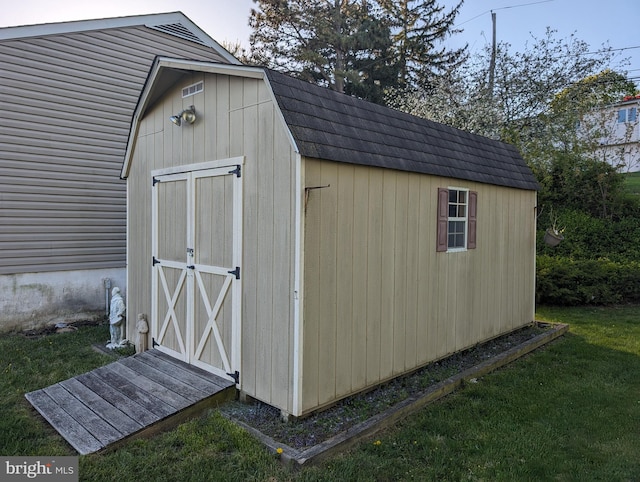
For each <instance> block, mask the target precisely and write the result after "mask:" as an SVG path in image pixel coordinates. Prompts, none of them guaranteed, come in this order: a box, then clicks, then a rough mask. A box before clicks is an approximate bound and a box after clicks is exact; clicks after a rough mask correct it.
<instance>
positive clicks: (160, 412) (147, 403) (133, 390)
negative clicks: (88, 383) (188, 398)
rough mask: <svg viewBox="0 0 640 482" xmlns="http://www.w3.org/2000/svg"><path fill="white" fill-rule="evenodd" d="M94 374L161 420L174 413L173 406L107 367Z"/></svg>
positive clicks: (95, 371)
mask: <svg viewBox="0 0 640 482" xmlns="http://www.w3.org/2000/svg"><path fill="white" fill-rule="evenodd" d="M92 373H94V374H95V375H96V376H98V377H99V378H102V379H103V380H104V381H105V382H107V383H108V384H109V385H111V386H112V387H113V388H114V389H115V390H118V391H120V392H121V393H122V394H124V395H126V396H127V397H129V398H130V399H131V400H133V401H134V402H136V403H138V404H139V405H142V406H143V407H144V408H146V409H147V410H149V411H150V412H151V413H154V414H156V415H157V416H158V417H159V418H164V417H166V416H168V415H171V413H173V412H174V409H173V407H171V405H168V404H167V403H165V402H163V401H162V400H160V399H158V398H157V397H155V396H154V395H152V394H150V393H148V392H146V391H144V390H142V389H141V388H140V387H138V386H137V385H134V384H133V383H131V382H130V381H129V380H127V378H126V377H124V376H122V375H119V374H118V373H116V372H114V371H112V370H110V369H109V368H107V367H100V368H98V369H96V370H94V371H93V372H92Z"/></svg>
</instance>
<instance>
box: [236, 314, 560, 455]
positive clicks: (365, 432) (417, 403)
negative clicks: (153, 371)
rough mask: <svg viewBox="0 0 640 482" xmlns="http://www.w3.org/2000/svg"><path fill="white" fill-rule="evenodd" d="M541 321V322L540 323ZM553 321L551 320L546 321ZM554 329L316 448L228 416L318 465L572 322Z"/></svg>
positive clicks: (269, 443)
mask: <svg viewBox="0 0 640 482" xmlns="http://www.w3.org/2000/svg"><path fill="white" fill-rule="evenodd" d="M541 324H542V323H541ZM544 324H550V323H544ZM552 325H553V326H554V328H553V329H551V330H549V331H547V332H545V333H542V334H540V335H538V336H536V337H534V338H532V339H530V340H528V341H526V342H524V343H521V344H520V345H518V346H516V347H513V348H511V349H509V350H507V351H505V352H503V353H500V354H499V355H496V356H494V357H492V358H490V359H488V360H486V361H484V362H482V363H480V364H478V365H475V366H474V367H471V368H468V369H467V370H464V371H462V372H460V373H458V374H456V375H454V376H452V377H449V378H447V379H445V380H442V381H441V382H438V383H436V384H434V385H432V386H431V387H429V388H428V389H427V390H425V391H423V392H422V393H420V394H417V395H413V396H411V397H409V398H407V399H406V400H403V401H401V402H398V403H397V404H395V405H394V406H393V407H390V408H388V409H387V410H385V411H384V412H381V413H379V414H378V415H375V416H373V417H371V418H370V419H368V420H365V421H364V422H361V423H359V424H357V425H354V426H353V427H351V428H349V429H347V430H345V431H344V432H340V433H339V434H337V435H335V436H333V437H331V438H330V439H328V440H325V441H324V442H321V443H319V444H317V445H314V446H313V447H310V448H307V449H305V450H297V449H294V448H292V447H289V446H287V445H284V444H282V443H279V442H277V441H276V440H274V439H273V438H271V437H269V436H268V435H265V434H263V433H262V432H260V431H259V430H257V429H255V428H254V427H251V426H250V425H247V424H246V423H244V422H241V421H239V420H235V419H233V418H231V417H229V418H230V419H231V420H232V421H233V422H234V423H236V424H237V425H239V426H240V427H242V428H243V429H245V430H246V431H247V432H249V433H250V434H251V435H253V436H254V437H255V438H257V439H258V440H259V441H260V442H262V443H263V444H264V445H265V446H266V447H267V449H268V450H269V451H270V452H272V453H274V454H278V452H279V451H281V453H280V460H281V461H282V462H283V463H285V464H288V465H292V466H294V467H302V466H304V465H311V464H315V463H317V462H319V461H321V460H324V459H326V458H328V457H332V456H334V455H336V454H337V453H339V452H342V451H344V450H346V449H348V448H349V447H351V446H353V445H355V444H356V443H358V442H360V441H361V440H362V439H364V438H367V437H369V436H371V435H373V434H375V433H376V432H378V431H380V430H382V429H384V428H386V427H389V426H391V425H393V424H394V423H396V422H398V421H399V420H402V419H403V418H405V417H407V416H408V415H410V414H412V413H413V412H415V411H417V410H419V409H421V408H422V407H424V406H425V405H428V404H429V403H431V402H434V401H436V400H439V399H440V398H442V397H444V396H446V395H449V394H450V393H452V392H454V391H455V390H457V389H459V388H461V387H462V386H463V385H464V384H465V383H468V382H469V381H470V380H473V379H474V378H479V377H482V376H484V375H486V374H487V373H490V372H492V371H494V370H496V369H498V368H501V367H503V366H505V365H507V364H509V363H511V362H513V361H515V360H517V359H518V358H520V357H522V356H524V355H526V354H528V353H530V352H532V351H533V350H536V349H537V348H540V347H541V346H543V345H546V344H547V343H549V342H551V341H553V340H555V339H556V338H558V337H560V336H562V335H564V334H565V333H566V332H567V331H568V329H569V325H567V324H560V323H557V324H556V323H554V324H552Z"/></svg>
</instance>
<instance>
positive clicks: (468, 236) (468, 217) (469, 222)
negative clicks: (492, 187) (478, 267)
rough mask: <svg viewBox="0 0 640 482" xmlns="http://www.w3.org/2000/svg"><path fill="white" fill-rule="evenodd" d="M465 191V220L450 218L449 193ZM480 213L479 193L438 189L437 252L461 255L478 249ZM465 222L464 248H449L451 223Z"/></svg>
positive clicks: (461, 189) (455, 188)
mask: <svg viewBox="0 0 640 482" xmlns="http://www.w3.org/2000/svg"><path fill="white" fill-rule="evenodd" d="M450 190H455V191H465V192H466V193H467V195H466V203H465V205H466V209H465V217H464V218H449V191H450ZM477 211H478V192H477V191H472V190H471V189H469V188H464V187H457V186H449V187H446V188H444V187H439V188H438V203H437V224H436V251H437V252H447V253H459V252H462V251H467V250H470V249H476V245H477V243H476V237H477V215H478V213H477ZM450 220H452V221H462V220H464V222H465V226H464V246H463V247H455V248H450V247H449V221H450Z"/></svg>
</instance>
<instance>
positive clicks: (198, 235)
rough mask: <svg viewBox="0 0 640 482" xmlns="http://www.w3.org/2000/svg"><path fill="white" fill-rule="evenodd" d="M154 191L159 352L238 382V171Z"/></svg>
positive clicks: (177, 178) (187, 177) (161, 183)
mask: <svg viewBox="0 0 640 482" xmlns="http://www.w3.org/2000/svg"><path fill="white" fill-rule="evenodd" d="M153 193H154V195H153V207H152V210H153V231H154V232H153V253H154V255H153V298H154V299H153V310H154V311H153V315H152V336H153V340H154V343H155V344H156V348H158V349H159V350H162V351H164V352H166V353H168V354H170V355H173V356H175V357H177V358H179V359H181V360H184V361H185V362H187V363H191V364H193V365H197V366H199V367H201V368H204V369H205V370H208V371H211V372H213V373H216V374H217V375H220V376H225V377H227V378H234V379H235V380H236V383H239V381H238V376H239V371H240V367H239V364H240V362H239V360H240V276H241V271H240V270H241V268H240V248H241V239H242V238H241V226H242V222H241V221H242V220H241V203H242V197H241V177H240V170H239V167H238V169H236V166H232V167H227V168H220V169H208V170H199V171H191V172H186V173H178V174H168V175H160V176H155V177H154V178H153Z"/></svg>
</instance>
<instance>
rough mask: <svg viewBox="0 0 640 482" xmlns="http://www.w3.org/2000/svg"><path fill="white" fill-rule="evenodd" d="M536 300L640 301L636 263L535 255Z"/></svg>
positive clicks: (575, 302)
mask: <svg viewBox="0 0 640 482" xmlns="http://www.w3.org/2000/svg"><path fill="white" fill-rule="evenodd" d="M536 280H537V283H536V301H537V303H538V304H548V305H569V306H571V305H573V306H575V305H586V304H597V305H612V304H620V303H639V302H640V263H638V262H637V261H624V262H615V261H611V260H609V259H605V258H602V259H583V260H574V259H571V258H567V257H552V256H548V255H539V256H538V257H537V265H536Z"/></svg>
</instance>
